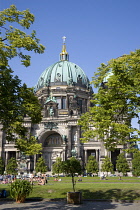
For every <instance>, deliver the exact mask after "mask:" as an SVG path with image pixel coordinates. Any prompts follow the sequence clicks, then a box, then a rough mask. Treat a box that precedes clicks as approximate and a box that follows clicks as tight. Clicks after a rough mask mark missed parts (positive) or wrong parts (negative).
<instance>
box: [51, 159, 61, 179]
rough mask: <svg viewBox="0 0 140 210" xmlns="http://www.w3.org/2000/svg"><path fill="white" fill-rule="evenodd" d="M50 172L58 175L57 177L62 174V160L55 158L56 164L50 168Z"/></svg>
mask: <svg viewBox="0 0 140 210" xmlns="http://www.w3.org/2000/svg"><path fill="white" fill-rule="evenodd" d="M52 172H53V173H54V174H58V176H59V174H60V173H62V159H61V158H60V157H57V158H56V162H55V163H54V164H53V166H52Z"/></svg>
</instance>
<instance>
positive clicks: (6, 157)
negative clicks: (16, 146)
mask: <svg viewBox="0 0 140 210" xmlns="http://www.w3.org/2000/svg"><path fill="white" fill-rule="evenodd" d="M5 159H6V161H5V162H6V165H7V163H8V151H6V156H5Z"/></svg>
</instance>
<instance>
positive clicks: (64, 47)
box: [60, 36, 69, 61]
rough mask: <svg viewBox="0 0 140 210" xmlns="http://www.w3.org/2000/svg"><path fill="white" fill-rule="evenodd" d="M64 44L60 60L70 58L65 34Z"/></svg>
mask: <svg viewBox="0 0 140 210" xmlns="http://www.w3.org/2000/svg"><path fill="white" fill-rule="evenodd" d="M62 39H63V46H62V52H61V53H60V61H68V60H69V54H68V53H67V50H66V42H65V41H66V37H65V36H63V37H62Z"/></svg>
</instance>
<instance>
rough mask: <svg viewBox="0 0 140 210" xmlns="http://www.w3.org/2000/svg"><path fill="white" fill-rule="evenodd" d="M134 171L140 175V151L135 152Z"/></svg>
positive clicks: (135, 174) (136, 174) (134, 173)
mask: <svg viewBox="0 0 140 210" xmlns="http://www.w3.org/2000/svg"><path fill="white" fill-rule="evenodd" d="M132 173H133V175H134V176H140V151H138V152H137V153H134V156H133V160H132Z"/></svg>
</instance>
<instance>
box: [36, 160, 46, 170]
mask: <svg viewBox="0 0 140 210" xmlns="http://www.w3.org/2000/svg"><path fill="white" fill-rule="evenodd" d="M35 171H36V173H38V172H40V173H45V172H47V166H46V164H45V161H44V159H43V157H40V158H38V160H37V163H36V167H35Z"/></svg>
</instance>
